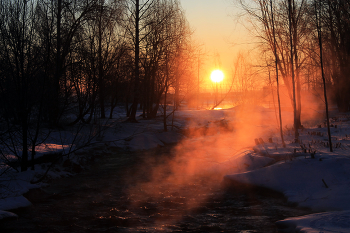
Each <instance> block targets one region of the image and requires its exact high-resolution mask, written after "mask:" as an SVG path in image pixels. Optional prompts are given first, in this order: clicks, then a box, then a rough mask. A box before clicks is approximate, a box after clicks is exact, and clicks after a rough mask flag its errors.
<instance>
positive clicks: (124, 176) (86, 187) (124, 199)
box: [0, 147, 309, 233]
mask: <svg viewBox="0 0 350 233" xmlns="http://www.w3.org/2000/svg"><path fill="white" fill-rule="evenodd" d="M172 149H173V148H172V147H165V148H160V149H156V150H151V151H147V152H137V153H136V152H133V153H131V152H125V151H114V153H112V154H109V155H106V156H104V157H103V158H101V159H100V160H99V161H98V162H96V163H95V164H94V165H93V166H92V167H91V169H88V170H85V171H83V172H82V173H80V174H78V175H76V176H73V177H69V178H62V179H58V180H54V181H52V182H51V184H50V185H49V186H48V187H46V188H42V189H41V190H32V191H31V192H30V193H28V194H27V198H28V199H29V200H30V201H31V202H32V203H33V206H31V207H29V208H24V209H20V210H17V211H16V213H17V214H18V215H19V218H18V219H16V220H6V221H3V222H0V229H1V232H2V233H5V232H278V230H277V229H276V227H275V222H276V221H278V220H281V219H284V218H286V217H290V216H299V215H304V214H307V213H309V211H308V210H303V209H297V208H295V207H293V206H290V205H287V204H286V200H285V199H284V198H283V196H281V195H280V194H278V193H275V192H272V191H268V190H262V189H255V188H249V189H246V188H239V187H237V186H236V185H234V184H227V183H225V182H222V176H221V175H220V176H215V175H214V174H198V173H196V174H192V175H191V176H188V175H184V176H182V177H181V174H182V172H177V173H176V177H174V171H173V170H171V169H169V161H171V160H172V159H173V156H174V154H173V153H172ZM160 168H163V169H160ZM179 177H181V179H180V178H179ZM179 181H181V182H179Z"/></svg>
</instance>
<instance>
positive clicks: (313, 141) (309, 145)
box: [225, 116, 350, 233]
mask: <svg viewBox="0 0 350 233" xmlns="http://www.w3.org/2000/svg"><path fill="white" fill-rule="evenodd" d="M348 121H349V118H348V117H347V116H343V117H338V118H333V120H332V128H331V135H332V144H333V152H329V147H328V145H327V140H328V138H327V131H326V128H325V126H324V125H318V126H316V127H314V128H309V129H305V130H303V131H302V132H301V133H300V138H301V143H300V144H295V143H288V144H287V147H286V148H283V147H281V146H280V145H277V144H273V143H266V144H262V145H257V146H255V148H254V149H255V151H257V152H259V153H261V154H264V155H265V156H269V157H274V158H280V159H281V161H280V162H278V163H276V164H273V165H271V166H268V167H264V168H260V169H256V170H253V171H249V172H245V173H236V174H230V175H226V176H225V179H231V180H234V181H235V182H240V183H248V184H252V185H257V186H262V187H266V188H270V189H274V190H276V191H279V192H282V193H283V194H284V195H285V196H286V197H287V198H288V201H290V202H293V203H296V204H298V206H301V207H308V208H310V209H311V210H313V211H315V212H322V213H319V214H312V215H307V216H301V217H297V218H289V219H286V220H283V221H279V222H277V225H278V226H279V227H281V228H282V229H284V232H312V233H314V232H350V224H349V223H350V214H349V213H350V212H349V210H350V154H349V151H350V147H349V142H350V141H349V136H348V135H349V134H350V127H349V122H348ZM291 137H292V135H290V137H289V139H290V141H292V140H291ZM313 156H314V158H313Z"/></svg>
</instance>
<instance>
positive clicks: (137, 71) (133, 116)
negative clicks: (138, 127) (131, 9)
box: [129, 0, 140, 122]
mask: <svg viewBox="0 0 350 233" xmlns="http://www.w3.org/2000/svg"><path fill="white" fill-rule="evenodd" d="M135 2H136V4H135V42H134V44H135V65H134V66H135V67H134V68H135V79H134V100H133V104H132V107H131V113H130V116H129V121H131V122H137V121H136V111H137V106H138V103H139V80H140V69H139V63H140V62H139V60H140V28H139V23H140V0H136V1H135Z"/></svg>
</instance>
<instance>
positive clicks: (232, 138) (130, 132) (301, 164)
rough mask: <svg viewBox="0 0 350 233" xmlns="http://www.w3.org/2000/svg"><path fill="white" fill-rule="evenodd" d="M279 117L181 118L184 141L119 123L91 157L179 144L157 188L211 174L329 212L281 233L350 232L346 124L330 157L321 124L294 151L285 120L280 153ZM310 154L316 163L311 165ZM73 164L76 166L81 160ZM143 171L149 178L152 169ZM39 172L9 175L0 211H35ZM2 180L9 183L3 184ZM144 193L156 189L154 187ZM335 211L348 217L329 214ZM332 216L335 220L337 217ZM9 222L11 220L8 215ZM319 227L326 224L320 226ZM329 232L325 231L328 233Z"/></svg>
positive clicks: (264, 112) (341, 121)
mask: <svg viewBox="0 0 350 233" xmlns="http://www.w3.org/2000/svg"><path fill="white" fill-rule="evenodd" d="M274 114H275V113H274V111H271V110H270V109H264V108H261V107H259V108H256V109H252V110H248V114H241V110H238V109H229V110H216V111H209V110H190V111H180V112H178V113H177V115H176V118H175V119H176V121H175V124H176V128H181V129H182V131H186V132H187V137H186V136H184V135H181V134H180V133H179V132H177V131H170V132H166V133H164V132H162V121H161V120H157V119H154V120H143V119H141V118H140V119H139V121H140V123H138V124H131V123H126V122H124V121H122V120H121V121H119V122H116V124H115V127H113V128H110V130H106V131H105V132H104V134H103V135H102V136H103V137H101V138H102V141H98V142H96V143H95V144H94V148H97V149H94V148H86V150H90V149H91V150H92V151H95V152H92V153H101V152H102V153H110V151H109V150H111V149H113V148H123V149H125V150H128V151H140V150H148V149H151V148H156V147H162V146H164V145H165V144H168V143H175V142H178V144H177V146H176V147H175V148H174V155H173V157H172V159H171V160H169V161H167V166H166V167H165V168H164V167H162V166H159V167H157V169H156V170H154V171H153V172H152V178H153V179H154V181H157V176H156V174H157V173H158V172H159V171H164V169H166V170H167V171H168V172H170V173H172V174H175V176H173V177H170V178H171V179H174V177H176V182H177V184H184V183H185V182H187V180H186V179H183V178H184V177H186V178H188V177H191V176H193V175H194V174H206V175H209V174H210V175H212V176H217V177H221V179H222V177H225V179H231V180H235V181H238V182H241V183H249V184H252V185H257V186H263V187H266V188H271V189H274V190H277V191H279V192H281V193H283V194H284V195H285V196H286V197H287V198H288V201H289V202H292V203H295V204H297V205H299V206H305V207H308V208H311V209H313V211H315V212H319V211H327V214H326V215H322V216H321V215H308V216H302V217H298V218H293V219H286V220H285V221H281V222H278V225H280V226H281V225H283V226H282V227H284V228H286V227H289V228H290V231H291V232H292V231H293V230H295V229H298V230H299V229H302V230H304V231H306V232H313V231H317V232H318V231H319V229H322V231H324V232H327V229H331V230H334V231H333V232H342V231H341V230H343V231H344V229H345V231H346V230H347V229H350V226H348V225H347V224H346V223H343V222H342V221H341V219H344V218H345V219H346V218H347V216H348V215H347V212H346V210H347V208H348V206H347V204H348V202H347V199H346V197H347V196H348V194H349V187H350V181H349V177H350V175H349V171H350V169H349V156H348V150H349V149H350V147H349V145H350V143H349V137H348V135H350V127H349V124H348V121H349V117H348V116H347V115H341V116H338V117H334V118H333V119H332V124H333V127H332V138H333V139H334V149H335V151H334V152H333V153H329V152H328V150H329V149H328V147H327V144H326V142H327V141H326V140H327V135H326V129H325V127H324V125H323V124H322V121H321V123H320V122H316V121H315V122H313V124H311V123H310V124H309V125H307V126H306V127H305V128H306V129H304V130H303V131H301V132H300V135H301V136H300V138H301V142H302V143H300V144H295V143H292V142H293V135H292V130H291V127H290V124H291V121H288V119H289V118H288V116H285V118H284V119H287V120H286V121H285V122H286V123H285V124H286V128H285V129H284V133H285V139H286V142H287V147H286V148H283V147H281V142H280V139H279V136H278V133H277V130H276V125H275V124H271V122H273V119H274V117H275V115H274ZM286 114H288V113H286ZM288 125H289V126H288ZM335 125H336V126H335ZM260 138H261V141H263V143H261V144H260V145H255V139H258V141H260V140H259V139H260ZM80 153H84V151H82V152H80ZM89 153H90V152H89ZM311 154H313V155H314V157H315V158H314V159H311ZM78 157H79V156H78ZM75 158H77V157H75ZM75 161H77V163H78V160H75ZM276 161H279V162H277V163H276ZM271 164H273V165H271ZM145 169H146V170H147V165H146V166H145ZM42 171H43V169H42V168H41V167H40V166H38V167H36V170H35V171H28V172H25V173H16V172H13V173H11V177H10V179H9V183H8V184H11V186H10V185H8V186H7V187H8V190H11V194H12V196H10V197H7V198H3V199H1V201H0V210H10V209H13V208H18V207H23V206H28V205H30V203H29V202H28V200H27V199H25V198H24V197H23V195H22V194H23V193H25V192H26V191H28V190H29V189H30V188H35V187H38V186H39V187H40V186H42V185H46V184H45V183H41V184H37V185H32V184H30V181H32V180H33V179H34V178H36V177H37V176H38V174H40V172H42ZM49 175H50V176H51V178H56V177H57V178H58V177H66V176H71V175H72V173H71V172H69V171H66V170H65V169H60V168H59V167H56V168H55V169H54V170H52V171H50V174H49ZM1 178H2V179H4V177H3V176H2V177H1ZM170 178H169V179H170ZM166 181H167V180H166ZM326 186H327V187H326ZM3 187H4V186H3ZM145 187H150V189H152V186H150V184H149V183H148V184H147V185H146V186H145ZM146 190H147V189H146ZM149 191H150V190H149ZM4 203H5V204H4ZM333 210H337V211H339V210H340V211H344V212H334V213H331V212H330V211H333ZM6 213H9V212H2V214H3V215H2V216H5V215H6ZM332 214H335V215H333V216H336V217H332ZM9 215H10V216H12V217H13V216H14V215H12V214H10V213H9ZM313 216H315V217H313ZM317 219H322V224H323V225H322V224H321V225H322V226H320V224H319V222H318V220H317ZM324 224H326V225H327V224H328V225H327V227H328V228H325V227H324V226H325V225H324ZM337 224H338V225H337ZM339 224H340V225H339ZM320 227H322V228H320ZM339 229H340V230H339ZM331 230H329V231H331Z"/></svg>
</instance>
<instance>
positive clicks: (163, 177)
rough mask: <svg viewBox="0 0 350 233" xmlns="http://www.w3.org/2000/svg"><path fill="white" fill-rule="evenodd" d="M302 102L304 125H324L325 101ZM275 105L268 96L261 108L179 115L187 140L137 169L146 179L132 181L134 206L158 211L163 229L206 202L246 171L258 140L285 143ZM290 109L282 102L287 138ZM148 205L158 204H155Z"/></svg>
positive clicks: (290, 132)
mask: <svg viewBox="0 0 350 233" xmlns="http://www.w3.org/2000/svg"><path fill="white" fill-rule="evenodd" d="M270 97H272V96H270ZM302 98H303V100H304V101H303V102H302V103H303V105H302V112H303V114H302V122H303V124H306V125H307V126H311V125H317V124H320V123H322V120H323V119H324V118H323V116H324V114H323V110H322V109H321V107H322V102H319V101H317V100H318V97H317V96H316V97H315V95H312V94H310V95H309V94H308V95H305V96H303V97H302ZM275 100H276V98H275ZM271 101H272V102H273V99H272V98H270V99H269V96H266V98H265V99H264V101H263V102H262V103H261V106H252V105H248V104H243V105H239V106H236V107H232V108H229V109H223V110H201V111H200V114H198V112H197V110H188V111H181V112H179V113H178V114H177V116H176V117H178V118H180V119H181V118H183V119H186V121H187V127H186V130H185V134H186V137H185V138H184V139H183V140H182V141H181V142H179V143H178V144H177V145H176V146H174V147H172V148H171V149H170V150H169V151H163V152H162V153H163V154H162V153H160V152H155V151H153V152H150V153H159V155H156V156H149V158H148V157H147V156H145V157H144V158H143V160H142V162H141V163H140V166H139V170H138V171H137V175H138V176H139V177H140V178H141V180H137V179H136V181H135V177H131V178H132V179H133V181H132V182H133V185H132V186H131V187H130V188H129V190H128V195H129V196H130V200H131V202H130V204H131V205H132V206H133V208H144V209H145V210H147V209H149V208H151V209H152V208H158V211H159V222H157V224H158V225H159V226H156V227H158V228H159V227H161V228H163V227H166V226H167V225H169V224H171V223H172V222H174V221H177V220H179V219H180V218H182V217H183V216H185V215H186V213H188V212H189V211H194V210H195V209H196V207H198V206H199V205H201V204H202V203H205V201H206V199H207V198H209V197H210V195H212V194H213V192H215V190H219V189H220V185H221V182H222V178H223V176H224V175H226V174H234V173H238V172H244V171H246V170H247V164H246V163H245V162H246V160H245V159H244V157H243V155H245V153H248V152H249V150H251V149H252V147H253V146H254V145H255V139H258V138H261V139H262V140H263V141H265V142H267V141H268V140H269V139H270V140H271V139H272V140H273V142H274V143H278V144H281V139H280V138H279V137H276V136H275V135H278V134H276V132H278V130H279V129H278V121H277V119H278V115H277V114H278V110H277V109H275V108H274V107H273V106H272V105H271V104H270V108H267V107H266V104H265V106H262V105H263V104H264V103H267V102H271ZM247 102H249V101H247ZM288 102H289V103H288ZM275 104H276V106H277V103H275ZM290 105H291V104H290V101H289V100H288V99H287V98H283V99H282V106H283V109H282V121H283V131H284V134H285V135H286V136H288V135H293V130H292V125H293V111H292V108H291V107H290ZM198 111H199V110H198ZM198 116H201V117H200V118H198ZM291 138H293V137H291ZM286 140H289V139H288V137H287V139H286ZM145 177H147V178H145ZM134 200H137V201H134ZM144 203H154V206H153V207H152V206H149V204H147V205H144ZM172 205H181V206H182V210H183V211H182V212H181V213H179V212H178V210H177V211H176V212H174V213H171V209H172V207H171V206H172ZM169 210H170V212H169ZM174 211H175V210H174ZM164 216H168V217H164ZM157 224H156V225H157Z"/></svg>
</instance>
